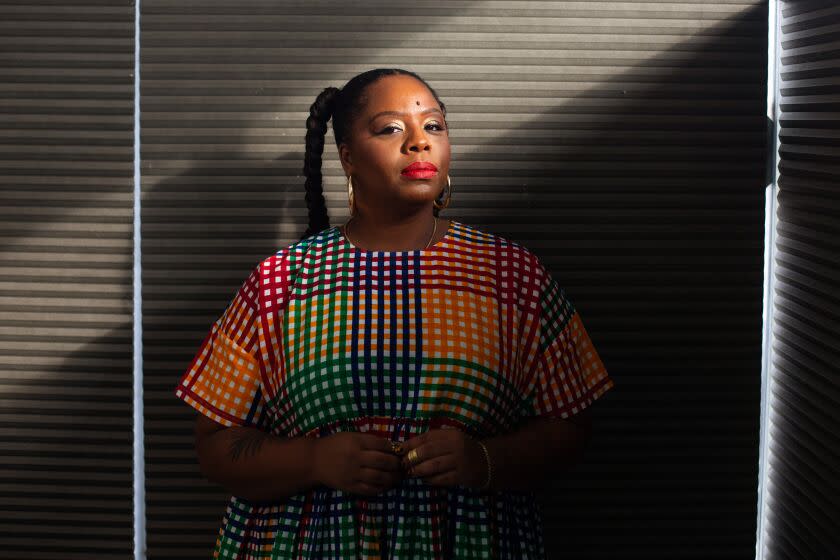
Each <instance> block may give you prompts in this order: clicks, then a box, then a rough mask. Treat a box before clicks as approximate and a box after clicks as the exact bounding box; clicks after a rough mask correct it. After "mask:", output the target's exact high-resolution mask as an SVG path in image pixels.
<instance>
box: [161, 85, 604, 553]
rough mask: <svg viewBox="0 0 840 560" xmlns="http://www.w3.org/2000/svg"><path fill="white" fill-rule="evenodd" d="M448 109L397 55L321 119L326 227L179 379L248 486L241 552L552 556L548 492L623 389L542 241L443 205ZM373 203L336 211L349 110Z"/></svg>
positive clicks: (311, 167) (214, 460)
mask: <svg viewBox="0 0 840 560" xmlns="http://www.w3.org/2000/svg"><path fill="white" fill-rule="evenodd" d="M445 117H446V108H445V106H444V104H443V103H442V102H441V101H440V99H439V98H438V96H437V94H436V93H435V91H434V90H433V89H432V88H431V87H430V86H429V85H428V84H427V83H426V82H425V81H423V80H422V79H421V78H420V77H419V76H417V75H416V74H414V73H412V72H407V71H404V70H398V69H376V70H371V71H369V72H365V73H363V74H360V75H358V76H356V77H354V78H353V79H351V80H350V81H349V82H348V83H347V84H346V85H345V86H344V87H343V88H342V89H340V90H338V89H336V88H327V89H325V90H324V91H323V92H322V93H321V94H320V95H318V97H317V99H316V100H315V102H314V104H313V105H312V107H311V111H310V116H309V118H308V120H307V135H306V156H305V164H304V166H305V167H304V173H305V175H306V177H307V180H306V193H307V194H306V200H307V204H308V206H309V212H310V214H309V216H310V227H309V229H308V230H307V231H306V233H305V234H304V236H303V238H302V239H301V240H300V241H298V242H296V243H294V244H291V245H289V246H287V247H284V248H282V249H280V250H279V251H278V252H277V253H276V254H275V255H272V256H270V257H268V258H266V259H265V260H263V261H262V262H261V263H259V265H257V266H256V267H255V269H254V270H253V271H252V272H251V274H250V275H249V277H248V278H247V279H246V280H245V282H244V283H243V284H242V286H241V288H240V289H239V291H238V292H237V293H236V295H235V297H234V298H233V300H232V301H231V302H230V304H229V306H228V308H227V309H226V310H225V312H224V313H223V314H222V316H221V317H220V318H219V319H218V321H216V323H215V324H214V325H213V327H212V328H211V330H210V333H209V334H208V335H207V337H206V338H205V340H204V342H203V344H202V345H201V347H200V349H199V351H198V353H197V355H196V357H195V359H194V360H193V362H192V364H191V366H190V368H189V370H188V371H187V372H186V373H185V374H184V376H183V378H182V380H181V382H180V384H179V386H178V388H177V391H176V394H177V396H178V397H179V398H181V399H183V400H184V401H186V402H187V403H188V404H190V405H191V406H193V407H194V408H196V409H197V410H198V411H199V412H201V413H202V414H200V415H199V416H198V420H197V422H196V449H197V455H198V459H199V463H200V466H201V470H202V473H203V474H204V475H205V476H206V477H207V478H208V479H209V480H211V481H215V482H218V483H220V484H222V485H223V486H224V487H225V488H227V489H228V490H230V491H231V493H232V494H233V496H232V497H231V500H230V504H229V507H228V510H227V513H226V515H225V517H224V520H223V524H222V527H221V529H220V531H219V536H218V539H217V542H216V548H215V553H214V557H222V558H243V559H244V558H257V557H260V558H389V559H390V558H401V559H405V558H417V559H420V558H422V559H431V558H491V557H492V558H511V559H517V560H521V559H523V558H544V551H543V540H542V521H541V518H540V515H539V509H538V506H537V504H536V502H535V500H534V494H533V490H535V489H538V488H540V487H541V485H542V484H544V483H545V481H546V480H547V479H548V476H550V475H556V474H558V473H559V472H560V471H562V470H563V469H564V468H566V467H568V466H569V465H571V464H572V463H574V462H575V461H576V460H577V459H578V457H579V455H580V453H581V451H582V449H583V447H584V445H585V442H586V440H587V438H588V435H589V426H590V423H589V419H588V414H587V412H588V411H587V410H586V409H587V407H588V406H589V405H590V404H591V403H592V402H593V400H594V399H596V398H598V397H600V396H601V395H602V394H603V393H604V392H606V391H607V390H608V389H610V388H611V387H612V386H613V381H612V379H611V378H610V377H609V376H608V374H607V372H606V370H605V368H604V365H603V363H602V362H601V360H600V359H599V357H598V355H597V353H596V351H595V349H594V348H593V347H592V345H591V341H590V339H589V337H588V335H587V332H586V330H585V329H584V327H583V324H582V323H581V320H580V316H579V314H578V313H577V312H576V310H575V308H574V306H573V305H572V303H571V302H570V301H569V300H568V299H567V298H566V297H565V293H564V291H563V290H562V289H561V288H560V287H559V285H558V283H557V282H556V281H555V280H554V279H553V278H552V277H551V275H550V274H549V273H548V271H547V270H546V269H545V267H544V266H543V265H542V263H541V262H540V261H539V259H538V258H537V257H536V256H535V255H534V254H533V253H531V252H530V251H529V250H527V249H526V248H525V247H523V246H521V245H518V244H517V243H515V242H512V241H509V240H506V239H504V238H502V237H500V236H497V235H494V234H491V233H488V232H484V231H481V230H479V229H477V228H474V227H472V226H469V225H467V224H464V223H461V222H458V221H454V220H443V219H441V218H440V217H439V216H438V212H437V210H439V209H442V208H445V207H446V206H447V205H448V204H449V202H450V200H451V194H452V188H451V180H450V178H449V163H450V145H449V132H448V127H447V123H446V119H445ZM330 118H332V119H333V132H334V135H335V142H336V146H337V148H338V154H339V157H340V160H341V165H342V167H343V169H344V172H345V174H346V176H347V178H348V194H349V204H350V207H351V218H350V219H349V220H348V221H347V222H346V223H345V224H344V226H343V227H338V226H335V227H330V225H329V219H328V217H327V212H326V208H325V204H324V198H323V194H322V184H321V155H322V152H323V146H324V136H325V133H326V131H327V122H328V121H329V119H330Z"/></svg>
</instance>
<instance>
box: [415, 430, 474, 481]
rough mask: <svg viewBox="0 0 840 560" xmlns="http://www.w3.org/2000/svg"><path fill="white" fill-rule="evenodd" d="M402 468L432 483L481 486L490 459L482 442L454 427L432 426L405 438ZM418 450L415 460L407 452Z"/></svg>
mask: <svg viewBox="0 0 840 560" xmlns="http://www.w3.org/2000/svg"><path fill="white" fill-rule="evenodd" d="M402 447H403V452H402V453H401V456H402V462H403V468H404V469H406V471H408V476H410V477H420V478H422V479H423V482H425V483H426V484H430V485H432V486H454V485H462V486H467V487H470V488H481V487H482V486H483V485H484V483H485V482H486V481H487V459H486V458H485V456H484V451H483V450H482V449H481V445H479V443H478V442H477V441H476V440H475V439H473V438H472V437H470V436H468V435H467V434H466V433H464V432H462V431H461V430H458V429H455V428H444V429H432V430H429V431H428V432H425V433H423V434H421V435H419V436H417V437H413V438H411V439H409V440H408V441H406V442H404V443H403V445H402ZM412 449H415V450H417V458H416V459H415V460H414V464H413V465H412V463H411V462H410V461H409V459H408V453H409V452H410V451H411V450H412Z"/></svg>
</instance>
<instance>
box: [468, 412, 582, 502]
mask: <svg viewBox="0 0 840 560" xmlns="http://www.w3.org/2000/svg"><path fill="white" fill-rule="evenodd" d="M591 432H592V419H591V417H590V415H589V410H588V409H584V410H582V411H581V412H580V413H578V414H576V415H575V416H574V417H573V418H571V419H568V420H564V419H559V418H558V419H554V418H551V419H548V418H537V419H533V420H531V421H530V422H528V423H527V424H525V425H524V426H523V427H521V428H520V429H518V430H516V431H514V432H511V433H508V434H504V435H500V436H496V437H492V438H487V439H484V440H482V441H483V442H484V445H485V446H486V447H487V453H488V454H489V455H490V462H491V464H492V467H493V478H492V481H491V483H490V489H491V490H526V491H527V490H536V489H538V488H541V487H542V485H543V484H544V483H545V481H546V480H547V479H548V478H549V477H550V476H551V475H553V474H556V473H557V472H560V471H563V470H566V469H568V468H569V467H571V466H572V465H574V464H575V463H577V462H578V461H579V460H580V458H581V457H582V456H583V451H584V449H585V448H586V444H587V442H588V441H589V437H590V434H591ZM485 469H486V465H485ZM485 473H486V470H485ZM485 476H486V474H485Z"/></svg>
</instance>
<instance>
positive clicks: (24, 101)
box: [0, 2, 134, 560]
mask: <svg viewBox="0 0 840 560" xmlns="http://www.w3.org/2000/svg"><path fill="white" fill-rule="evenodd" d="M133 53H134V8H133V7H132V6H131V5H129V4H128V3H123V4H121V5H117V6H115V5H113V2H25V3H23V2H21V3H19V4H17V5H15V4H11V3H8V2H7V3H4V4H2V5H0V551H2V552H0V556H2V557H3V558H14V559H23V558H30V559H45V560H46V559H54V558H58V557H60V558H68V559H72V558H78V559H90V558H102V559H117V558H119V559H124V558H128V557H129V556H130V555H131V551H132V538H133V531H132V428H131V415H132V301H131V298H132V272H131V267H132V203H133V200H132V199H133V196H132V192H133V181H132V178H133V173H134V171H133V159H134V155H133V135H134V133H133V112H134V91H133V77H132V72H133V67H134V61H133Z"/></svg>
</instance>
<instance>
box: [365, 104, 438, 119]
mask: <svg viewBox="0 0 840 560" xmlns="http://www.w3.org/2000/svg"><path fill="white" fill-rule="evenodd" d="M428 113H440V114H441V115H443V113H441V112H440V109H435V108H434V107H433V108H431V109H426V110H425V111H420V114H421V115H426V114H428ZM405 114H406V113H401V112H399V111H381V112H379V113H376V114H375V115H373V116H372V117H371V118H370V121H369V122H373V121H374V120H376V119H377V118H379V117H381V116H383V115H391V116H395V117H401V116H403V115H405Z"/></svg>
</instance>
